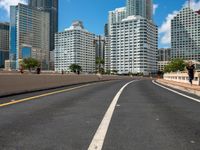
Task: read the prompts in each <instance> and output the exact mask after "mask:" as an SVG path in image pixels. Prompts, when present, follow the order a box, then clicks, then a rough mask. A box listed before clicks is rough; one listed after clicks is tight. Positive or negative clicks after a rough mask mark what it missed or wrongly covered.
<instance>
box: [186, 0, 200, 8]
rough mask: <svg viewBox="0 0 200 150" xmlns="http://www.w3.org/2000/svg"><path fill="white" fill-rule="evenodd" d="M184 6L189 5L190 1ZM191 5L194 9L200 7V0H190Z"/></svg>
mask: <svg viewBox="0 0 200 150" xmlns="http://www.w3.org/2000/svg"><path fill="white" fill-rule="evenodd" d="M183 7H188V1H186V2H185V4H184V5H183ZM190 7H191V8H192V9H194V10H199V9H200V0H190Z"/></svg>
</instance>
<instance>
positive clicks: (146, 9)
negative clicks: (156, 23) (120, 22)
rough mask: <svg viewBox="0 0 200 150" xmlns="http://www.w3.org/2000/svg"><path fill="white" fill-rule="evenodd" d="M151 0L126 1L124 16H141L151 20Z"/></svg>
mask: <svg viewBox="0 0 200 150" xmlns="http://www.w3.org/2000/svg"><path fill="white" fill-rule="evenodd" d="M152 12H153V4H152V0H127V3H126V14H127V17H128V16H142V17H144V18H147V19H148V20H152Z"/></svg>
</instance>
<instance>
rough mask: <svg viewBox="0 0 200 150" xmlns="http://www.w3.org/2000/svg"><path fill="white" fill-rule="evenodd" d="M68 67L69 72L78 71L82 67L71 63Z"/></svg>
mask: <svg viewBox="0 0 200 150" xmlns="http://www.w3.org/2000/svg"><path fill="white" fill-rule="evenodd" d="M69 69H70V71H71V72H74V73H80V72H81V71H82V67H81V66H79V65H78V64H71V65H70V66H69Z"/></svg>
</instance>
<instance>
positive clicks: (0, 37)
mask: <svg viewBox="0 0 200 150" xmlns="http://www.w3.org/2000/svg"><path fill="white" fill-rule="evenodd" d="M8 54H9V23H0V68H4V63H5V60H7V59H9V55H8Z"/></svg>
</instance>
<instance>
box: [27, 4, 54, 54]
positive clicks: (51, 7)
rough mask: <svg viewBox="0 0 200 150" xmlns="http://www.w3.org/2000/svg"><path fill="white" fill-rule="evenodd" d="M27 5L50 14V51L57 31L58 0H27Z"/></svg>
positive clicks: (52, 48)
mask: <svg viewBox="0 0 200 150" xmlns="http://www.w3.org/2000/svg"><path fill="white" fill-rule="evenodd" d="M28 3H29V6H31V7H33V8H37V9H39V10H43V11H47V12H49V14H50V26H49V29H50V40H49V41H50V51H53V50H54V35H55V33H57V32H58V0H29V2H28Z"/></svg>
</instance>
